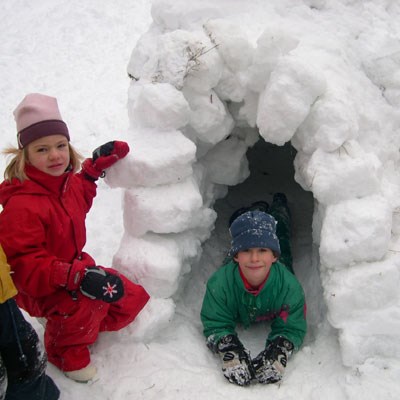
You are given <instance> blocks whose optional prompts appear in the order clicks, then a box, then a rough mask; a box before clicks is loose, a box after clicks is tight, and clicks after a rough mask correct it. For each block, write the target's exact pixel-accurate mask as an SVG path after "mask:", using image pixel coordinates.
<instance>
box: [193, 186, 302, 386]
mask: <svg viewBox="0 0 400 400" xmlns="http://www.w3.org/2000/svg"><path fill="white" fill-rule="evenodd" d="M267 209H268V213H267V212H266V211H267ZM230 222H231V226H230V234H231V237H232V241H231V249H230V250H229V253H228V257H229V261H228V262H227V263H225V264H224V265H223V266H222V267H221V268H219V269H218V270H217V271H216V272H215V273H214V274H213V275H212V276H211V277H210V278H209V280H208V282H207V290H206V293H205V296H204V299H203V306H202V310H201V320H202V323H203V328H204V331H203V332H204V335H205V337H206V338H207V345H208V347H209V348H210V349H211V350H213V351H214V352H216V353H217V354H219V356H220V358H221V361H222V371H223V373H224V376H225V377H226V378H227V379H228V380H229V382H231V383H235V384H237V385H240V386H247V385H249V384H250V382H251V380H252V379H256V380H257V381H258V382H260V383H275V382H278V381H280V380H281V379H282V376H283V373H284V371H285V367H286V363H287V359H288V358H289V356H290V355H291V354H292V352H293V350H294V349H298V348H299V347H300V345H301V344H302V342H303V339H304V336H305V334H306V330H307V327H306V319H305V309H306V307H305V298H304V292H303V289H302V287H301V285H300V283H299V281H298V280H297V279H296V277H295V276H294V273H293V269H292V256H291V247H290V212H289V208H288V205H287V199H286V196H285V195H284V194H282V193H276V194H275V195H274V197H273V202H272V204H271V207H268V205H267V204H266V203H264V202H258V203H253V205H252V206H251V207H249V208H244V209H240V210H238V211H237V212H235V213H234V214H233V215H232V217H231V220H230ZM278 259H279V261H278ZM261 321H271V330H270V332H269V334H268V337H267V340H266V346H265V349H264V350H262V351H261V352H260V353H259V354H258V356H257V357H255V358H254V359H251V357H250V352H249V351H248V350H247V349H246V348H245V347H244V345H243V344H242V342H241V341H240V340H239V338H238V335H237V333H236V330H235V329H236V325H237V324H239V323H240V324H242V325H243V326H244V327H245V328H247V327H249V326H250V325H251V324H252V323H256V322H261Z"/></svg>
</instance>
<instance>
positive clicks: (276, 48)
mask: <svg viewBox="0 0 400 400" xmlns="http://www.w3.org/2000/svg"><path fill="white" fill-rule="evenodd" d="M298 44H299V40H298V39H297V38H295V35H294V34H293V33H291V32H289V30H287V29H285V28H283V27H280V26H270V27H269V28H267V29H265V31H264V32H263V33H262V35H261V36H260V37H259V38H258V40H257V48H256V50H255V53H254V59H253V63H252V65H251V66H250V67H249V84H248V86H249V88H250V89H251V90H252V91H254V92H261V91H263V90H264V88H265V85H266V84H267V83H268V81H269V78H270V75H271V72H272V71H273V70H274V69H275V67H276V65H277V64H278V62H279V60H280V59H281V58H282V57H283V56H285V55H286V54H288V53H289V52H290V51H291V50H293V49H295V48H296V47H297V46H298Z"/></svg>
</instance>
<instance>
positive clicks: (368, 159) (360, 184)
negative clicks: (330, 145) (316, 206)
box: [294, 141, 382, 205]
mask: <svg viewBox="0 0 400 400" xmlns="http://www.w3.org/2000/svg"><path fill="white" fill-rule="evenodd" d="M294 164H295V167H296V176H295V178H296V180H297V182H299V183H300V185H301V186H302V187H303V188H304V189H306V190H311V191H312V192H313V194H314V197H315V198H316V199H317V200H318V201H319V202H320V203H322V204H325V205H329V204H334V203H338V202H340V201H343V200H347V199H351V198H356V197H357V198H361V197H365V196H369V195H372V194H375V193H378V192H379V191H380V180H381V175H382V171H381V168H382V165H381V162H380V161H379V159H378V158H377V157H376V156H375V154H373V153H366V152H365V151H364V150H363V149H362V148H361V147H360V145H359V144H358V143H357V142H355V141H350V142H346V143H345V144H344V145H343V146H342V147H341V148H339V149H338V150H337V151H335V152H334V153H326V152H325V151H323V150H320V149H318V150H316V151H315V152H314V153H313V154H312V155H311V157H307V155H304V153H303V154H301V155H300V153H297V155H296V159H295V162H294ZM300 173H301V175H302V176H301V178H300V177H299V174H300Z"/></svg>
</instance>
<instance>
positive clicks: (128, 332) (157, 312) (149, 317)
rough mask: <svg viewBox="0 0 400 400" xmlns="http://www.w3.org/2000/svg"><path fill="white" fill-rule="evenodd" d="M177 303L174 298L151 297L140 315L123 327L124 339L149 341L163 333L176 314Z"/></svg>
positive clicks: (122, 335)
mask: <svg viewBox="0 0 400 400" xmlns="http://www.w3.org/2000/svg"><path fill="white" fill-rule="evenodd" d="M175 308H176V306H175V303H174V301H173V300H172V299H157V298H155V297H150V299H149V301H148V302H147V303H146V305H145V306H144V308H143V309H142V311H140V313H139V315H138V316H137V317H136V318H135V319H134V321H133V322H132V323H130V324H129V325H128V326H127V327H125V328H124V329H122V330H121V331H120V332H121V333H120V335H121V337H122V339H124V338H126V340H129V341H131V340H134V341H136V342H142V343H149V342H151V341H152V340H153V339H154V338H156V337H157V336H159V335H162V332H163V330H164V329H166V328H167V327H168V326H169V324H170V323H171V320H172V318H173V317H174V315H175Z"/></svg>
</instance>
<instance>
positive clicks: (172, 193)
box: [124, 177, 214, 236]
mask: <svg viewBox="0 0 400 400" xmlns="http://www.w3.org/2000/svg"><path fill="white" fill-rule="evenodd" d="M202 205H203V200H202V197H201V195H200V192H199V188H198V186H197V183H196V182H195V180H194V178H193V177H189V178H187V179H185V180H184V181H183V182H180V183H177V184H172V185H160V186H155V187H139V188H133V189H129V190H127V191H126V192H125V195H124V226H125V231H126V232H128V233H129V234H130V235H132V236H142V235H144V234H145V233H146V232H156V233H172V232H174V233H177V232H182V231H184V230H187V229H190V228H195V227H198V226H202V227H204V226H211V225H212V223H213V222H214V221H213V215H214V212H213V211H212V210H209V209H204V208H202Z"/></svg>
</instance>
